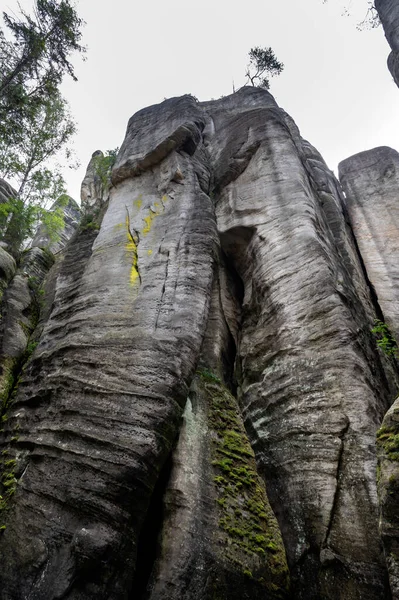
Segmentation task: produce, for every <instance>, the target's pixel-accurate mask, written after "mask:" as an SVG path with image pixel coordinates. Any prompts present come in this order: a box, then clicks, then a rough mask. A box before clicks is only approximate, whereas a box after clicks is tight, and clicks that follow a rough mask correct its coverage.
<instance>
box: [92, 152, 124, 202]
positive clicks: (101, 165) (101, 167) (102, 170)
mask: <svg viewBox="0 0 399 600" xmlns="http://www.w3.org/2000/svg"><path fill="white" fill-rule="evenodd" d="M118 152H119V148H114V149H113V150H107V151H106V152H105V154H103V153H99V154H97V156H95V157H94V170H95V173H96V175H97V177H98V178H99V179H100V182H101V196H102V197H104V196H105V195H106V194H107V193H108V190H109V187H110V185H111V171H112V167H113V166H114V164H115V161H116V157H117V154H118Z"/></svg>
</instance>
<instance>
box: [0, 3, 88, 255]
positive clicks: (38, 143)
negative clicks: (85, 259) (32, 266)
mask: <svg viewBox="0 0 399 600" xmlns="http://www.w3.org/2000/svg"><path fill="white" fill-rule="evenodd" d="M3 18H4V25H5V26H4V27H3V29H0V177H2V178H4V179H6V180H8V181H9V182H10V183H11V184H12V185H13V186H14V187H15V188H16V196H15V198H14V199H11V200H10V201H9V202H7V203H6V205H3V206H2V207H1V210H0V235H1V237H2V239H3V240H4V241H6V242H7V243H8V244H9V248H10V251H11V252H12V253H13V254H16V253H17V252H18V251H19V250H20V248H21V246H22V243H23V241H24V240H25V239H26V238H27V237H29V236H31V235H32V234H33V233H34V229H35V226H36V225H37V224H38V223H39V222H40V221H44V224H45V226H46V229H47V230H48V231H49V235H50V238H51V237H53V238H54V236H56V234H57V231H59V229H60V227H61V226H62V225H63V221H62V211H61V210H60V209H56V210H54V211H52V212H51V213H49V211H48V208H49V206H50V205H51V204H53V203H54V202H55V201H56V200H57V199H58V197H59V196H60V195H61V194H64V193H65V184H64V180H63V178H62V176H61V172H60V168H59V167H57V165H56V164H55V163H54V158H55V157H56V156H59V153H60V152H61V150H63V151H64V157H65V159H66V161H67V162H70V160H71V151H70V149H69V148H68V147H67V144H68V142H69V141H70V139H71V138H72V136H73V135H74V133H75V131H76V126H75V123H74V121H73V119H72V118H71V116H70V113H69V109H68V106H67V103H66V101H65V100H64V98H63V97H62V96H61V94H60V92H59V85H60V83H61V81H62V78H63V76H64V74H69V75H70V76H71V77H72V78H73V79H76V77H75V74H74V70H73V66H72V64H71V62H70V55H71V54H72V53H73V52H83V51H84V48H83V47H82V46H81V44H80V39H81V28H82V26H83V21H82V20H81V19H80V18H79V17H78V15H77V13H76V11H75V8H74V6H73V5H72V4H71V2H70V1H69V0H36V1H35V3H34V8H33V14H32V15H29V14H27V13H26V12H24V10H23V9H21V8H20V12H19V14H18V15H15V16H10V15H8V14H6V13H4V14H3ZM64 157H63V158H64ZM64 162H65V160H64ZM70 166H72V165H70Z"/></svg>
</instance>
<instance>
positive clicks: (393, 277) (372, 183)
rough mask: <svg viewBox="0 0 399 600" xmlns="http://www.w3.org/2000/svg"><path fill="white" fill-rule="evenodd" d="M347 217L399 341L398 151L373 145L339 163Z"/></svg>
mask: <svg viewBox="0 0 399 600" xmlns="http://www.w3.org/2000/svg"><path fill="white" fill-rule="evenodd" d="M339 178H340V181H341V184H342V187H343V189H344V191H345V194H346V207H347V210H348V215H349V219H350V222H351V226H352V229H353V232H354V234H355V237H356V240H357V243H358V245H359V249H360V253H361V255H362V258H363V261H364V265H365V267H366V271H367V276H368V278H369V280H370V281H371V283H372V285H373V286H374V289H375V292H376V294H377V297H378V303H379V305H380V306H381V309H382V312H383V314H384V316H385V321H386V323H387V324H388V325H389V327H390V328H391V330H392V332H393V333H394V334H395V336H396V337H397V338H398V339H399V262H398V258H399V203H398V197H399V153H398V152H396V150H392V148H386V147H381V148H374V150H368V151H366V152H361V153H360V154H355V155H354V156H351V157H350V158H347V159H346V160H344V161H343V162H341V163H340V165H339Z"/></svg>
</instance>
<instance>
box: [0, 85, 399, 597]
mask: <svg viewBox="0 0 399 600" xmlns="http://www.w3.org/2000/svg"><path fill="white" fill-rule="evenodd" d="M90 168H91V167H90V166H89V170H88V173H87V176H86V178H85V183H84V186H83V195H84V194H86V196H85V197H86V199H87V202H86V204H87V205H88V206H89V207H90V206H91V205H92V204H93V201H92V199H93V197H94V196H96V197H97V195H98V194H97V193H96V192H95V185H94V184H95V181H94V179H93V173H92V172H91V171H90ZM112 184H113V185H112V187H111V189H110V196H109V202H108V203H107V202H106V201H103V200H104V199H102V201H101V204H102V207H103V209H104V210H102V211H99V212H98V215H97V216H96V221H95V226H93V227H92V226H88V223H92V222H93V221H88V222H86V221H85V220H83V221H82V222H83V225H81V226H80V228H79V230H78V231H77V233H76V235H75V236H74V237H73V238H72V240H71V241H70V243H69V244H68V245H67V247H66V249H65V251H64V252H63V253H62V257H60V258H58V260H57V262H56V264H55V265H54V266H53V267H52V268H51V270H50V272H49V275H48V276H47V278H46V280H45V284H44V287H42V289H44V290H45V293H44V297H43V303H42V304H43V305H42V306H41V307H40V315H39V320H38V327H37V329H36V330H35V333H34V334H33V335H34V336H35V337H34V339H35V340H36V339H37V341H38V344H37V347H36V346H35V348H34V349H33V353H32V354H31V356H30V357H29V360H28V361H27V362H25V367H24V370H23V372H22V373H21V375H22V376H21V378H20V381H19V382H18V385H16V384H13V385H12V387H11V389H9V390H8V392H6V393H5V394H4V396H5V398H4V401H3V422H4V428H3V432H2V433H1V437H0V445H1V451H2V453H3V454H2V456H3V459H2V463H3V467H2V470H3V475H2V480H1V481H2V486H3V492H2V496H3V500H2V504H1V505H0V508H1V511H0V515H1V522H0V526H1V528H2V535H1V537H0V552H1V556H2V568H1V571H0V589H1V590H2V592H1V593H2V600H3V599H4V600H15V599H19V598H21V599H22V598H32V599H35V600H50V599H51V600H53V599H54V600H55V599H56V598H58V599H59V598H63V599H68V600H78V599H79V600H84V599H87V600H88V599H91V598H98V599H104V600H105V599H107V600H114V599H115V600H117V599H118V600H119V599H133V598H134V600H161V599H162V600H177V599H180V598H184V599H185V600H197V599H198V598H201V599H202V600H216V599H218V600H224V599H226V600H227V598H228V599H229V600H231V599H234V600H241V599H248V600H249V599H251V600H252V599H259V600H260V599H261V598H262V599H263V598H276V599H277V598H297V599H305V598H306V599H319V598H326V599H331V600H333V599H334V600H335V599H337V600H338V598H339V599H345V600H352V599H362V600H365V599H366V600H375V599H377V598H379V599H383V598H388V597H389V595H390V587H389V582H388V571H389V573H390V574H391V572H392V568H391V563H390V562H389V560H388V561H387V560H386V558H385V555H384V551H383V546H382V542H381V538H380V536H379V530H378V520H379V514H378V511H379V508H378V498H377V485H376V477H375V472H376V462H377V458H376V451H375V435H376V431H377V429H378V428H379V427H380V425H381V422H382V420H383V417H384V414H385V413H386V411H387V410H388V409H389V407H390V405H391V403H392V402H393V400H394V399H395V395H396V390H397V388H398V372H397V365H396V361H395V358H394V357H386V356H385V355H384V353H383V352H381V350H379V349H378V347H377V345H376V339H375V336H374V335H373V334H372V333H371V330H372V328H373V325H374V322H375V319H376V318H379V319H382V318H383V316H384V315H383V311H384V307H383V306H382V303H381V304H380V303H379V294H375V293H374V291H373V288H372V285H371V283H370V280H371V275H368V271H367V264H366V260H365V259H364V260H363V259H362V258H361V256H360V254H359V247H360V242H359V241H358V242H356V240H355V238H354V235H353V230H352V227H351V224H350V222H349V219H348V216H347V208H346V202H345V198H344V194H343V192H342V189H341V187H340V184H339V182H338V181H337V180H336V179H335V177H334V175H333V174H332V172H331V171H329V169H328V168H327V166H326V164H325V163H324V161H323V159H322V157H321V156H320V154H319V153H318V152H317V150H316V149H315V148H314V147H313V146H311V144H309V143H308V142H306V141H305V140H303V139H302V138H301V136H300V134H299V131H298V129H297V127H296V125H295V123H294V122H293V120H292V119H291V118H290V117H289V116H288V115H287V114H286V113H285V112H284V111H283V110H282V109H281V108H279V107H278V106H277V104H276V102H275V101H274V99H273V97H272V96H271V95H270V94H269V93H268V92H266V91H264V90H260V89H257V88H242V89H241V90H239V91H238V92H237V93H235V94H233V95H231V96H228V97H225V98H222V99H220V100H217V101H212V102H204V103H199V102H198V101H196V99H195V98H193V97H192V96H183V97H180V98H172V99H169V100H165V101H164V102H162V103H161V104H159V105H156V106H152V107H149V108H146V109H144V110H141V111H140V112H138V113H136V114H135V115H134V116H133V117H132V118H131V119H130V121H129V124H128V128H127V132H126V137H125V140H124V142H123V144H122V146H121V149H120V152H119V154H118V157H117V161H116V163H115V166H114V168H113V172H112ZM93 185H94V187H93ZM87 190H89V192H87ZM93 190H94V193H93ZM89 195H90V201H89V200H88V198H89ZM94 204H96V202H94ZM103 213H104V215H103V217H102V214H103ZM101 217H102V222H101V227H100V228H99V230H98V229H97V224H98V225H99V224H100V220H101ZM354 229H355V227H354ZM355 233H356V231H355ZM14 281H15V278H14V280H13V282H14ZM13 282H12V283H11V284H10V287H9V288H8V289H10V290H11V289H12V286H13ZM374 285H375V286H377V284H376V283H375V284H374ZM377 296H378V297H377ZM3 307H4V308H3V310H7V303H3ZM385 547H386V546H385ZM391 582H392V576H391ZM392 589H393V588H392Z"/></svg>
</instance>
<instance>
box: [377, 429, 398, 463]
mask: <svg viewBox="0 0 399 600" xmlns="http://www.w3.org/2000/svg"><path fill="white" fill-rule="evenodd" d="M377 445H379V446H382V448H383V449H384V452H385V454H386V456H387V458H389V460H393V461H399V428H394V427H385V426H383V427H381V428H380V429H379V430H378V431H377Z"/></svg>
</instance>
